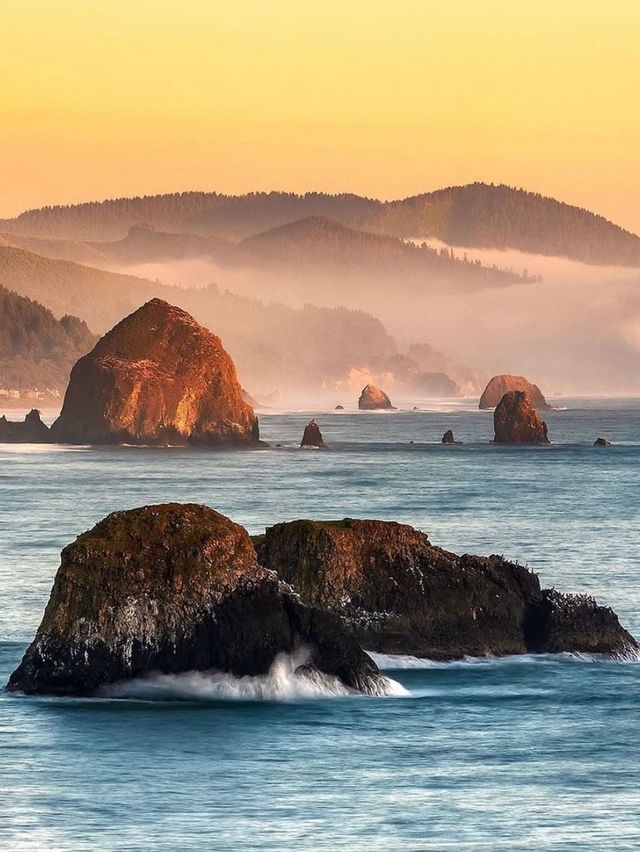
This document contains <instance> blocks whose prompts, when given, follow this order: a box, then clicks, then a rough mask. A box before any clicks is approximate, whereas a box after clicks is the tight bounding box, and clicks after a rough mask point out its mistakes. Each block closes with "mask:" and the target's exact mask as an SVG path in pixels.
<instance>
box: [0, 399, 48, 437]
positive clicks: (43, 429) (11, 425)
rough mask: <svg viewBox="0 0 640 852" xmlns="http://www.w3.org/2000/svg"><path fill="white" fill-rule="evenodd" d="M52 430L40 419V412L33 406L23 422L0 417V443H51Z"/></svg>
mask: <svg viewBox="0 0 640 852" xmlns="http://www.w3.org/2000/svg"><path fill="white" fill-rule="evenodd" d="M51 440H52V439H51V430H50V429H49V427H48V426H47V425H46V424H45V423H43V422H42V420H41V419H40V412H39V411H38V409H37V408H32V409H31V411H30V412H29V413H28V414H27V416H26V417H25V418H24V422H23V423H19V422H16V421H14V420H7V418H6V417H5V416H4V415H2V417H0V443H3V444H49V443H51Z"/></svg>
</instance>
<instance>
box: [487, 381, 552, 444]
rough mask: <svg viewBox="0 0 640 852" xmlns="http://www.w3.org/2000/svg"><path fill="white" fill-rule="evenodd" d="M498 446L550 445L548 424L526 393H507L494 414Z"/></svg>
mask: <svg viewBox="0 0 640 852" xmlns="http://www.w3.org/2000/svg"><path fill="white" fill-rule="evenodd" d="M493 426H494V429H495V437H494V439H493V440H494V441H495V443H496V444H548V443H549V438H548V436H547V424H546V423H545V422H544V420H541V419H540V417H539V415H538V412H537V411H536V410H535V409H534V407H533V405H532V404H531V400H530V399H529V397H528V396H527V395H526V393H525V392H524V391H510V392H509V393H505V395H504V396H503V397H502V399H501V400H500V402H499V403H498V405H497V407H496V410H495V411H494V413H493Z"/></svg>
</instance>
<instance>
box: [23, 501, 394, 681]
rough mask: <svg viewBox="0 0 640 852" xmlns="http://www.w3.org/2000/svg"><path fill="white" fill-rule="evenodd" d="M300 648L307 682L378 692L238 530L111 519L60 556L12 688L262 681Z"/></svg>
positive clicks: (327, 618)
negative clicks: (175, 677) (198, 674)
mask: <svg viewBox="0 0 640 852" xmlns="http://www.w3.org/2000/svg"><path fill="white" fill-rule="evenodd" d="M301 647H302V648H307V649H308V659H307V662H306V664H305V666H304V670H303V671H304V673H307V674H309V673H314V672H315V674H316V675H317V673H318V672H321V673H324V674H326V675H330V676H333V677H336V678H338V679H339V680H340V681H342V683H343V684H345V685H346V686H347V687H350V688H352V689H355V690H360V691H363V692H376V691H381V690H382V689H383V685H384V680H383V679H382V678H381V676H380V674H379V672H378V669H377V667H376V665H375V663H373V661H372V660H371V659H370V658H369V657H368V656H367V655H366V654H365V653H364V652H363V651H362V650H361V649H360V647H359V646H358V645H357V643H356V642H355V640H354V639H352V638H351V637H349V636H347V635H346V633H345V631H344V630H343V628H342V627H341V625H340V622H339V620H338V619H337V618H336V616H335V615H333V614H331V613H329V612H322V611H318V610H316V609H314V608H309V607H307V606H305V605H304V604H302V603H301V602H300V600H299V598H298V596H297V595H295V594H294V593H293V591H292V590H291V589H290V588H289V587H288V586H286V585H284V584H283V583H282V582H281V581H279V579H278V577H277V576H276V575H275V574H274V573H273V572H271V571H267V570H265V569H264V568H261V567H260V566H259V565H258V563H257V559H256V553H255V550H254V548H253V545H252V544H251V540H250V538H249V536H248V534H247V532H246V531H245V530H244V529H243V528H242V527H240V526H238V525H237V524H234V523H232V522H231V521H230V520H229V519H228V518H225V517H224V516H223V515H220V514H218V513H217V512H214V511H213V510H212V509H208V508H206V507H204V506H196V505H180V504H175V503H173V504H165V505H160V506H146V507H144V508H141V509H133V510H131V511H126V512H116V513H114V514H112V515H109V516H108V517H107V518H105V519H104V520H103V521H101V522H100V523H99V524H97V526H95V527H94V528H93V529H92V530H90V531H89V532H86V533H84V534H83V535H81V536H79V538H77V539H76V541H75V542H73V543H72V544H70V545H69V546H67V547H66V548H65V549H64V550H63V551H62V561H61V566H60V568H59V570H58V573H57V575H56V578H55V581H54V585H53V589H52V592H51V597H50V600H49V603H48V605H47V608H46V611H45V614H44V617H43V619H42V623H41V624H40V627H39V628H38V631H37V633H36V636H35V639H34V640H33V642H32V643H31V645H30V646H29V648H28V650H27V652H26V654H25V656H24V658H23V660H22V662H21V663H20V665H19V667H18V668H17V669H16V671H15V672H14V673H13V674H12V675H11V678H10V680H9V684H8V688H9V689H10V690H19V691H23V692H27V693H45V694H47V693H48V694H58V695H88V694H92V693H95V692H96V691H98V690H99V689H100V687H101V686H103V685H106V684H110V683H114V682H116V681H120V680H123V679H127V678H132V677H136V676H141V675H144V674H145V673H148V672H152V671H160V672H165V673H179V672H184V671H192V670H198V671H207V670H212V669H213V670H218V671H224V672H231V673H232V674H234V675H260V674H264V673H266V672H267V671H268V670H269V668H270V666H271V664H272V663H273V661H274V659H275V657H276V655H277V654H279V653H281V652H292V651H294V650H296V649H299V648H301ZM303 676H304V675H303Z"/></svg>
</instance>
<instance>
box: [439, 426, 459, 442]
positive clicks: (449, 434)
mask: <svg viewBox="0 0 640 852" xmlns="http://www.w3.org/2000/svg"><path fill="white" fill-rule="evenodd" d="M455 442H456V441H455V438H454V437H453V431H452V430H451V429H447V431H446V432H445V433H444V435H443V436H442V443H443V444H455Z"/></svg>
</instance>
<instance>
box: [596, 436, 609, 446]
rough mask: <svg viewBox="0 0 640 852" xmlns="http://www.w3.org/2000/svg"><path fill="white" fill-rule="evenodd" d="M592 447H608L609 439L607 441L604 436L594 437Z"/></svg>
mask: <svg viewBox="0 0 640 852" xmlns="http://www.w3.org/2000/svg"><path fill="white" fill-rule="evenodd" d="M593 446H594V447H610V446H611V441H607V439H606V438H596V439H595V441H594V442H593Z"/></svg>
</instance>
